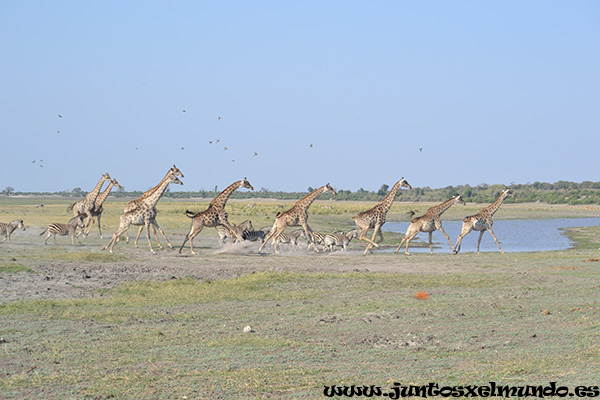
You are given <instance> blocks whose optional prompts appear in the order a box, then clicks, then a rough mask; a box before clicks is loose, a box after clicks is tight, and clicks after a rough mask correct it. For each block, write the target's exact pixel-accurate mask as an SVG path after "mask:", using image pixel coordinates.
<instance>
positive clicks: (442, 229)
mask: <svg viewBox="0 0 600 400" xmlns="http://www.w3.org/2000/svg"><path fill="white" fill-rule="evenodd" d="M437 229H438V230H439V231H440V232H442V234H444V236H446V239H448V243H450V247H452V251H453V252H454V246H453V245H452V241H451V240H450V236H448V234H447V233H446V232H445V231H444V228H442V226H441V225H440V226H439V227H438V228H437ZM432 254H433V252H432Z"/></svg>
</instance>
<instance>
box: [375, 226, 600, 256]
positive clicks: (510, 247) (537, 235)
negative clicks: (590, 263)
mask: <svg viewBox="0 0 600 400" xmlns="http://www.w3.org/2000/svg"><path fill="white" fill-rule="evenodd" d="M409 224H410V222H387V223H386V224H385V225H384V228H385V230H386V231H388V232H399V233H401V234H403V235H404V234H405V233H406V228H408V225H409ZM598 225H600V218H559V219H513V220H496V221H494V233H495V234H496V237H497V238H498V241H499V242H500V245H501V246H502V250H504V251H505V252H507V253H509V252H521V251H549V250H565V249H568V248H570V247H571V246H572V242H571V241H570V240H569V238H567V236H566V235H565V234H564V232H563V231H562V230H560V228H572V227H579V226H582V227H587V226H598ZM443 226H444V230H445V231H446V233H447V234H448V235H449V236H450V240H452V244H455V243H456V239H457V238H458V235H459V234H460V229H461V227H462V221H444V222H443ZM478 237H479V232H475V231H473V232H471V233H469V234H468V235H467V236H465V237H464V239H463V241H462V246H461V247H462V248H461V253H464V252H468V251H469V252H473V251H477V238H478ZM414 241H419V242H427V243H429V235H428V234H427V233H424V232H421V233H419V234H418V235H417V237H416V238H414V239H413V240H412V241H411V247H409V249H408V250H409V252H429V246H427V247H426V248H422V247H420V248H419V247H414V246H412V242H414ZM433 245H434V248H433V251H434V253H440V252H442V253H444V252H450V245H449V244H448V242H447V241H446V238H445V237H444V235H442V234H441V233H440V232H439V231H435V232H434V233H433ZM402 247H403V248H402V249H401V251H402V252H404V247H405V245H403V246H402ZM480 251H482V252H483V251H498V252H499V250H498V246H496V243H495V242H494V238H492V235H490V233H489V232H486V233H484V234H483V238H482V239H481V249H480Z"/></svg>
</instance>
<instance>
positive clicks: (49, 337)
mask: <svg viewBox="0 0 600 400" xmlns="http://www.w3.org/2000/svg"><path fill="white" fill-rule="evenodd" d="M540 272H541V273H534V270H531V269H529V271H527V273H526V274H524V275H523V274H518V275H517V274H515V273H514V272H513V273H507V271H494V272H486V273H485V274H481V273H457V274H450V275H434V274H430V275H419V274H396V273H356V272H350V273H317V274H313V273H289V272H286V273H277V272H264V273H256V274H249V275H243V276H241V277H239V278H236V279H229V280H218V281H205V282H201V281H197V280H195V279H192V278H186V279H181V280H171V281H166V282H138V283H129V284H125V285H123V286H122V287H119V288H116V289H114V290H112V291H110V292H108V293H106V294H105V295H104V296H103V297H101V298H91V299H71V300H39V301H28V302H15V303H8V304H5V305H3V306H2V307H0V326H2V329H1V331H0V333H1V334H2V335H3V336H4V337H7V338H9V341H8V342H7V343H4V344H2V345H1V346H2V347H0V357H1V358H0V360H2V361H3V362H2V363H0V365H1V366H2V367H0V392H1V393H4V394H5V396H8V398H12V397H14V398H19V397H21V396H22V395H26V394H39V395H41V394H42V393H44V394H46V395H47V398H52V397H53V395H52V393H55V394H56V398H86V397H90V398H93V396H100V397H101V398H106V397H109V396H115V397H117V398H183V396H186V397H188V398H193V397H194V396H198V397H205V398H209V397H210V398H247V397H250V398H268V397H275V398H279V397H286V396H293V397H294V398H317V397H319V393H321V390H322V387H323V385H329V384H338V385H339V384H367V385H369V384H377V385H382V386H387V385H391V384H392V383H393V382H394V381H400V382H403V383H411V382H412V383H419V384H422V383H427V382H429V381H439V382H441V383H444V384H467V383H471V384H477V383H482V382H483V383H485V382H487V381H488V380H495V381H498V382H504V383H510V384H522V383H523V382H527V383H531V384H543V383H545V382H546V381H547V380H548V379H550V378H551V377H552V379H559V380H560V381H561V384H571V385H575V384H583V383H587V384H591V383H595V382H594V380H595V379H597V377H598V375H597V373H596V372H595V371H597V369H598V367H599V366H600V365H599V364H600V363H599V360H600V357H599V356H600V352H599V350H598V349H599V348H600V334H598V332H599V330H598V328H599V323H598V317H599V316H600V315H599V314H600V308H599V305H600V303H599V302H598V300H597V296H596V295H595V292H596V290H597V284H596V283H595V282H597V279H598V278H599V277H600V269H599V268H597V267H595V266H594V267H593V268H588V269H585V270H584V269H581V270H552V269H549V268H546V269H544V270H542V271H540ZM549 288H552V290H548V289H549ZM420 289H426V290H427V291H428V292H429V293H430V294H431V298H430V300H426V301H419V300H416V299H414V298H413V294H414V293H415V292H416V291H417V290H420ZM546 309H548V310H550V311H549V313H544V312H543V310H546ZM246 325H251V326H252V327H253V328H254V330H255V331H256V332H255V333H252V334H245V333H243V332H242V329H243V327H244V326H246ZM219 396H220V397H219Z"/></svg>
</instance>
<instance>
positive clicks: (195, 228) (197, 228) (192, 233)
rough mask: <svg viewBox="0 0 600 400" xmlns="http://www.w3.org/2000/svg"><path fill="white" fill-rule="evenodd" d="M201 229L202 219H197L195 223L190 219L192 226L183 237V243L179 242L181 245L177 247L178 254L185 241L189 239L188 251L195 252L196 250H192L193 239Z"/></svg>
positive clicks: (202, 225) (202, 226)
mask: <svg viewBox="0 0 600 400" xmlns="http://www.w3.org/2000/svg"><path fill="white" fill-rule="evenodd" d="M202 229H204V224H202V221H198V222H197V225H195V224H194V221H192V227H191V228H190V233H188V234H187V235H186V236H185V238H184V239H183V243H182V244H181V247H180V248H179V254H181V249H183V246H184V245H185V243H186V242H187V241H188V239H189V241H190V251H191V253H192V254H196V252H195V251H194V243H193V240H194V238H195V237H196V235H198V234H199V233H200V232H202Z"/></svg>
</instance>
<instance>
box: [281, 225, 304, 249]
mask: <svg viewBox="0 0 600 400" xmlns="http://www.w3.org/2000/svg"><path fill="white" fill-rule="evenodd" d="M300 236H302V237H303V238H305V237H306V234H305V233H304V229H296V230H295V231H292V232H290V233H285V232H281V233H280V234H279V236H278V237H277V242H279V243H290V244H291V245H292V248H293V249H294V250H296V246H298V248H299V247H300V245H298V237H300ZM273 244H275V238H273Z"/></svg>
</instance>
